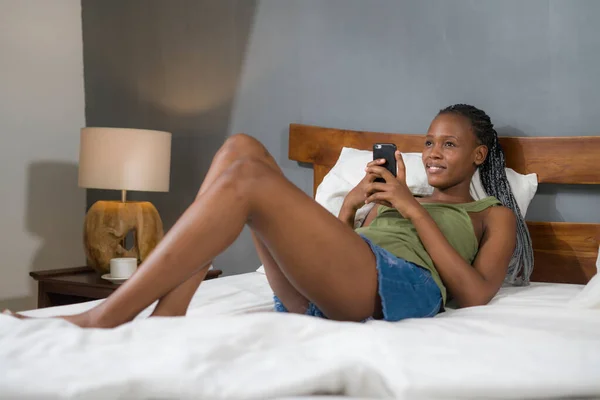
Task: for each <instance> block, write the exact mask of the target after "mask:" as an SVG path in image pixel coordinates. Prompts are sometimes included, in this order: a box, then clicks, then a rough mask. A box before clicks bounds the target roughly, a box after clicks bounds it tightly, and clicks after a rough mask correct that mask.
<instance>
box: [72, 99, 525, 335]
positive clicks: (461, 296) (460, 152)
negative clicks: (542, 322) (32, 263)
mask: <svg viewBox="0 0 600 400" xmlns="http://www.w3.org/2000/svg"><path fill="white" fill-rule="evenodd" d="M423 145H424V147H423V164H424V165H425V168H426V171H427V176H428V180H429V184H430V185H431V186H433V187H434V188H435V190H434V192H433V194H432V195H431V196H430V197H427V198H422V199H417V198H415V197H413V195H412V194H411V192H410V191H409V189H408V187H407V186H406V183H405V171H404V164H403V162H402V157H401V156H400V153H399V152H398V153H397V154H396V158H397V161H398V174H397V177H394V176H393V175H392V174H390V173H389V172H388V171H387V170H386V169H385V168H383V167H382V166H381V164H382V160H376V161H373V162H371V163H369V164H368V165H367V167H366V174H365V177H364V179H363V180H362V181H361V182H360V183H359V184H358V185H357V186H356V187H355V188H354V189H353V190H352V191H351V192H350V193H349V194H348V196H347V197H346V199H345V201H344V205H343V207H342V210H341V212H340V215H339V218H336V217H335V216H333V215H331V214H330V213H329V212H327V211H326V210H325V209H324V208H323V207H321V206H320V205H319V204H317V203H316V202H315V201H314V200H313V199H312V198H310V197H309V196H307V195H306V194H305V193H304V192H302V191H301V190H300V189H298V188H297V187H296V186H294V185H293V184H292V183H290V182H289V181H288V180H287V179H285V177H284V176H283V175H282V173H281V171H280V169H279V167H278V166H277V164H276V163H275V161H274V159H273V158H272V157H271V155H270V154H269V153H268V152H267V150H266V149H265V148H264V147H263V146H262V145H261V144H260V143H259V142H258V141H257V140H255V139H253V138H252V137H249V136H246V135H236V136H233V137H231V138H229V139H228V140H227V141H226V143H225V144H224V145H223V147H222V148H221V149H220V150H219V151H218V153H217V154H216V155H215V157H214V160H213V162H212V165H211V168H210V170H209V171H208V173H207V175H206V177H205V179H204V182H203V184H202V186H201V188H200V191H199V192H198V196H197V197H196V200H195V201H194V202H193V203H192V204H191V205H190V207H189V208H188V209H187V210H186V211H185V213H184V214H183V215H182V216H181V218H180V219H179V220H178V221H177V223H176V224H175V225H174V226H173V227H172V228H171V230H170V231H169V232H168V234H167V235H166V236H165V237H164V239H163V240H162V241H161V242H160V243H159V245H158V246H157V247H156V249H155V250H154V251H153V252H152V254H151V255H150V256H149V257H148V259H147V260H146V261H145V262H144V263H143V264H142V265H141V266H140V268H139V269H138V271H137V272H136V273H135V274H134V275H133V276H132V277H131V278H130V279H129V280H127V281H126V282H125V283H124V284H123V285H121V287H120V288H119V289H118V290H117V291H115V292H114V293H113V294H112V295H111V296H110V297H108V298H107V299H106V300H105V301H104V302H102V303H101V304H100V305H98V306H96V307H95V308H93V309H91V310H89V311H87V312H84V313H82V314H78V315H74V316H67V317H63V318H65V319H66V320H68V321H70V322H72V323H74V324H77V325H79V326H81V327H105V328H110V327H115V326H118V325H120V324H123V323H125V322H128V321H130V320H132V319H133V318H134V317H135V316H136V315H137V314H138V313H139V312H140V311H142V310H143V309H144V308H146V307H147V306H149V305H150V304H152V303H153V302H154V301H155V300H157V299H158V300H159V302H158V305H157V306H156V308H155V310H154V312H153V314H152V315H154V316H174V315H185V313H186V310H187V307H188V305H189V302H190V300H191V298H192V296H193V294H194V293H195V291H196V290H197V288H198V286H199V285H200V283H201V282H202V280H203V279H204V276H205V274H206V272H207V268H208V266H209V265H210V262H211V260H212V259H213V258H214V257H216V256H217V255H218V254H219V253H221V252H222V251H223V250H225V249H226V248H227V247H228V246H229V245H231V243H233V241H234V240H235V239H236V238H237V237H238V235H239V234H240V232H241V230H242V228H243V227H244V225H248V226H249V227H250V229H251V230H252V235H253V239H254V243H255V246H256V250H257V252H258V255H259V256H260V259H261V260H262V262H263V264H264V266H265V272H266V275H267V279H268V281H269V284H270V286H271V288H272V289H273V292H274V294H275V309H276V310H277V311H282V312H293V313H302V314H309V315H314V316H318V317H323V318H330V319H334V320H341V321H364V320H366V319H370V318H375V319H385V320H388V321H397V320H400V319H403V318H409V317H431V316H434V315H436V314H437V313H438V312H439V311H440V310H441V309H442V308H443V307H444V304H445V301H446V299H447V297H449V296H451V297H453V298H454V299H455V301H456V302H457V304H458V306H460V307H468V306H476V305H483V304H486V303H488V302H489V301H490V299H491V298H492V297H493V296H494V295H495V294H496V292H497V291H498V289H499V288H500V286H501V285H502V283H503V282H504V281H505V279H506V280H508V281H509V282H512V283H527V281H528V278H529V275H530V274H531V270H532V267H533V265H532V259H533V257H532V251H531V245H530V239H529V234H528V232H527V229H526V226H525V223H524V221H523V219H522V217H521V213H520V211H519V209H518V206H517V203H516V201H515V199H514V197H513V194H512V193H511V191H510V187H509V185H508V181H507V179H506V175H505V173H504V155H503V153H502V149H501V148H500V145H499V144H498V138H497V134H496V131H495V130H494V129H493V125H492V124H491V122H490V118H489V117H488V116H487V115H486V114H485V113H484V112H483V111H481V110H479V109H477V108H475V107H473V106H469V105H464V104H457V105H454V106H451V107H448V108H446V109H444V110H442V111H440V113H439V114H438V115H437V116H436V118H435V119H434V120H433V122H432V123H431V126H430V127H429V130H428V132H427V136H426V139H425V141H424V143H423ZM477 168H479V169H480V174H481V178H482V183H483V186H484V188H485V190H486V191H487V193H488V194H490V195H491V196H495V197H488V198H486V199H483V200H479V201H473V199H472V198H471V196H470V195H469V184H470V181H471V177H472V176H473V173H474V172H475V170H476V169H477ZM377 177H381V178H383V179H384V180H385V183H377V182H374V180H375V178H377ZM365 203H376V204H377V205H376V207H374V208H373V210H372V211H371V212H370V214H369V215H368V216H367V219H366V220H365V223H364V225H363V227H361V228H359V229H357V230H356V231H355V230H354V229H353V223H354V214H355V212H356V210H357V209H358V208H359V207H361V206H362V205H363V204H365Z"/></svg>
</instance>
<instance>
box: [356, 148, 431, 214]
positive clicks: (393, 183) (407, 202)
mask: <svg viewBox="0 0 600 400" xmlns="http://www.w3.org/2000/svg"><path fill="white" fill-rule="evenodd" d="M394 155H395V157H396V165H397V169H396V170H397V173H396V177H394V175H392V173H391V172H390V171H388V170H387V169H386V168H384V167H382V166H380V165H378V164H374V165H371V163H369V165H368V166H367V168H366V171H367V176H368V177H369V180H370V182H369V183H367V184H366V192H367V198H366V201H365V203H377V204H381V205H384V206H387V207H393V208H395V209H396V210H398V211H399V212H400V214H402V216H403V217H404V218H407V219H411V218H413V217H415V216H416V215H418V213H419V212H420V211H422V210H423V207H421V205H420V204H419V202H418V201H417V200H416V199H415V198H414V197H413V195H412V193H411V192H410V189H409V188H408V186H407V185H406V167H405V165H404V160H403V159H402V154H401V153H400V152H399V151H396V153H395V154H394ZM375 178H383V179H384V180H385V183H380V182H374V180H375ZM361 183H362V182H361ZM359 186H360V184H359ZM357 187H358V186H357Z"/></svg>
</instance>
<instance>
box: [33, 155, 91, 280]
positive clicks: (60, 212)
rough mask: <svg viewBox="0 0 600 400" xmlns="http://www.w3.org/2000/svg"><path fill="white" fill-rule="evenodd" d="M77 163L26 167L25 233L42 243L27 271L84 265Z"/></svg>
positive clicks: (82, 204)
mask: <svg viewBox="0 0 600 400" xmlns="http://www.w3.org/2000/svg"><path fill="white" fill-rule="evenodd" d="M77 171H78V169H77V164H75V163H66V162H54V161H44V162H36V163H33V164H31V165H30V166H29V174H28V190H27V230H28V231H29V232H31V233H33V234H34V235H36V236H37V237H39V238H40V239H41V240H42V245H41V247H40V248H39V249H38V251H37V252H36V254H35V256H34V257H33V261H32V262H31V265H30V271H37V270H42V269H56V268H70V267H78V266H81V265H85V256H84V251H83V220H84V218H85V190H84V189H81V188H79V187H78V186H77Z"/></svg>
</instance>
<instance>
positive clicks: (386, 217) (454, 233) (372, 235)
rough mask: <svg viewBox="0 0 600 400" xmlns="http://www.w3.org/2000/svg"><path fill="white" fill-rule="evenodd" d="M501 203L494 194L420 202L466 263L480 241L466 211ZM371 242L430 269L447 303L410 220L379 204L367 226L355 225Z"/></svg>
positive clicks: (469, 211) (430, 260)
mask: <svg viewBox="0 0 600 400" xmlns="http://www.w3.org/2000/svg"><path fill="white" fill-rule="evenodd" d="M499 204H501V203H500V202H499V201H498V199H496V198H495V197H491V196H490V197H486V198H484V199H481V200H478V201H474V202H471V203H463V204H445V203H421V205H422V206H423V207H424V208H425V210H427V212H428V213H429V215H431V218H433V220H434V221H435V223H436V224H437V226H438V227H439V228H440V230H441V231H442V233H443V235H444V236H445V237H446V239H447V240H448V242H449V243H450V245H451V246H452V247H453V248H454V250H456V251H457V252H458V254H460V255H461V257H462V258H463V259H464V260H465V261H466V262H468V263H469V264H472V263H473V260H474V259H475V256H476V255H477V251H478V249H479V243H478V241H477V237H476V236H475V230H474V229H473V222H471V217H469V214H468V213H476V212H480V211H483V210H485V209H486V208H488V207H491V206H496V205H499ZM356 232H357V233H359V234H361V235H364V236H365V237H366V238H367V239H369V240H370V241H371V242H373V243H374V244H376V245H378V246H379V247H382V248H384V249H385V250H387V251H389V252H390V253H392V254H393V255H395V256H396V257H400V258H403V259H405V260H406V261H410V262H412V263H415V264H417V265H419V266H421V267H423V268H425V269H427V270H429V271H430V272H431V276H432V277H433V280H434V281H435V283H436V284H437V285H438V286H439V288H440V291H441V292H442V299H443V301H444V305H445V304H446V296H447V293H446V287H445V286H444V284H443V283H442V279H441V278H440V274H439V273H438V272H437V270H436V269H435V266H434V265H433V260H432V259H431V257H429V254H428V253H427V251H426V250H425V247H424V246H423V243H422V242H421V239H420V238H419V235H418V234H417V230H416V228H415V227H414V225H413V224H412V222H411V221H409V220H407V219H406V218H404V217H403V216H402V215H401V214H400V213H399V212H398V210H396V209H395V208H390V207H384V206H380V207H379V209H378V210H377V216H376V217H375V219H373V221H372V222H371V224H370V225H369V226H366V227H362V228H358V229H356Z"/></svg>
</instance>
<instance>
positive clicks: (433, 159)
mask: <svg viewBox="0 0 600 400" xmlns="http://www.w3.org/2000/svg"><path fill="white" fill-rule="evenodd" d="M486 155H487V147H486V146H482V145H480V144H479V142H478V140H477V137H476V136H475V133H474V132H473V128H472V126H471V123H470V122H469V120H468V119H467V118H466V117H463V116H462V115H458V114H452V113H447V114H440V115H438V116H437V117H436V118H435V119H434V120H433V121H432V122H431V125H430V126H429V130H428V131H427V136H426V138H425V148H424V149H423V165H424V166H425V171H426V172H427V180H428V181H429V184H430V185H431V186H433V187H435V188H438V189H447V188H450V187H453V186H456V185H457V184H459V183H461V182H464V181H469V182H470V181H471V178H472V177H473V173H474V172H475V170H476V169H477V167H478V166H479V165H481V164H482V163H483V161H485V157H486Z"/></svg>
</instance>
